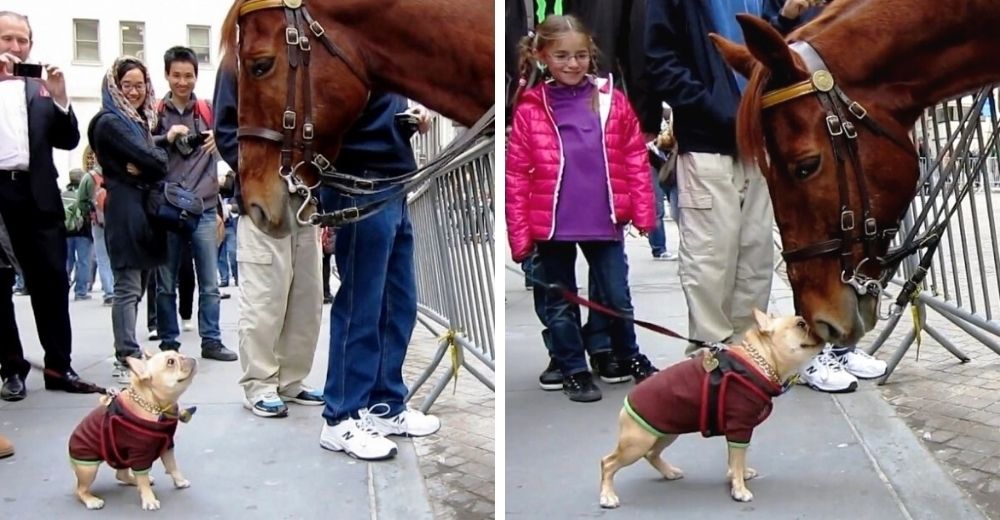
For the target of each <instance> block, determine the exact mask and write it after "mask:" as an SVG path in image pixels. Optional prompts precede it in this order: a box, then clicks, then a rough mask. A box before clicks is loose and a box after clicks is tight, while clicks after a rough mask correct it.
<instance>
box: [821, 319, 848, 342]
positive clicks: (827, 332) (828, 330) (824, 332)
mask: <svg viewBox="0 0 1000 520" xmlns="http://www.w3.org/2000/svg"><path fill="white" fill-rule="evenodd" d="M816 334H817V335H818V336H819V337H821V338H823V339H824V340H826V341H827V342H828V343H837V340H838V339H840V338H841V337H842V336H843V333H842V332H841V331H840V329H838V328H837V327H836V326H834V325H833V324H832V323H830V322H828V321H824V320H816Z"/></svg>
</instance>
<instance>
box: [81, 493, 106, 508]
mask: <svg viewBox="0 0 1000 520" xmlns="http://www.w3.org/2000/svg"><path fill="white" fill-rule="evenodd" d="M83 505H85V506H87V509H103V508H104V500H102V499H100V498H97V497H95V496H91V497H88V498H85V499H83Z"/></svg>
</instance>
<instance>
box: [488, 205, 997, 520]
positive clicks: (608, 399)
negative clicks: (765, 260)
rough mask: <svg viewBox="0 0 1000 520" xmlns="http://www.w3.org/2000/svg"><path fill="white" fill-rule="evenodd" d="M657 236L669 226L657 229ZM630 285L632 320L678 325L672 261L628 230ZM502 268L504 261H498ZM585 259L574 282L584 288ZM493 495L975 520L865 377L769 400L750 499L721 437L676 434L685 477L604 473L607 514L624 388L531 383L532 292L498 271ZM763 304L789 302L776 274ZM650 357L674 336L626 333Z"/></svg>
mask: <svg viewBox="0 0 1000 520" xmlns="http://www.w3.org/2000/svg"><path fill="white" fill-rule="evenodd" d="M668 231H669V235H668V236H670V239H669V241H670V243H671V244H676V243H677V242H676V229H674V226H672V225H668ZM627 250H628V254H629V258H630V266H631V273H630V281H631V283H630V286H631V287H632V295H633V303H634V306H635V308H636V314H637V316H638V317H640V318H642V319H645V320H649V321H653V322H655V323H659V324H662V325H664V326H667V327H669V328H671V329H674V330H676V331H678V332H680V333H684V332H686V330H687V318H686V316H687V310H686V308H685V304H684V298H683V294H682V292H681V288H680V283H679V281H678V278H677V264H676V263H673V262H670V263H667V262H654V261H653V260H652V259H651V258H650V255H649V249H648V246H647V244H646V241H645V239H636V238H630V239H628V242H627ZM508 263H509V260H508ZM584 269H585V268H584V262H580V263H579V266H578V275H577V279H578V281H579V282H580V283H581V285H582V284H585V282H586V277H585V276H584V274H585V271H584ZM505 288H506V297H507V302H506V303H507V305H506V331H505V333H506V343H505V344H506V349H507V354H506V372H505V373H506V383H507V387H506V396H505V398H506V404H505V408H506V432H505V439H506V454H507V455H506V466H505V467H506V504H507V506H506V507H507V511H506V513H507V516H508V517H510V518H583V517H588V518H589V517H605V516H608V517H615V516H617V517H622V518H626V517H628V518H654V517H657V518H659V517H662V516H663V515H672V516H674V517H676V518H694V517H696V516H697V517H699V518H737V517H738V518H743V517H746V518H771V519H786V518H787V519H791V518H796V519H798V518H802V519H805V518H809V519H842V518H852V519H867V518H872V519H879V520H887V519H893V518H903V519H909V518H914V519H921V518H927V519H932V518H933V519H941V518H948V519H958V518H961V519H966V518H970V519H971V518H982V514H981V513H980V512H979V511H978V510H977V509H976V507H975V506H974V505H973V504H972V502H971V501H970V500H969V498H968V497H967V496H966V495H965V494H964V493H963V492H962V491H961V490H960V489H959V488H958V487H957V486H956V485H955V484H954V482H952V480H951V479H950V478H949V477H948V475H947V474H946V473H945V472H944V471H943V470H942V469H941V467H940V466H938V464H937V463H936V462H935V459H934V458H933V456H932V455H931V454H930V453H929V452H928V451H927V450H926V448H924V447H923V446H922V445H921V444H920V442H919V441H918V440H917V438H916V437H915V436H914V435H913V433H912V432H911V430H910V429H909V428H908V427H907V425H906V424H905V423H904V422H903V421H902V420H901V419H900V418H899V417H898V416H897V415H896V414H895V413H894V412H893V410H892V408H891V407H890V406H889V405H887V404H886V403H885V402H884V400H883V399H882V398H881V396H880V395H879V393H878V391H877V390H875V389H874V387H873V386H872V385H871V384H870V383H865V384H863V385H862V387H861V389H860V390H859V391H858V392H856V393H853V394H847V395H843V396H838V397H833V396H831V395H828V394H822V393H818V392H814V391H812V390H809V389H807V388H805V387H796V388H794V389H792V390H791V391H790V392H789V393H788V394H786V395H784V396H782V397H780V398H778V399H777V400H776V401H775V408H774V412H773V414H772V415H771V417H770V418H769V419H768V420H767V421H766V422H765V423H764V424H763V425H761V426H760V427H759V428H758V429H757V430H756V432H755V434H754V441H753V445H752V446H751V448H750V452H749V461H750V465H751V466H752V467H754V468H756V469H757V470H758V471H759V472H760V476H759V477H758V478H756V479H754V480H752V481H750V483H749V487H750V489H751V491H753V492H754V495H755V499H754V501H753V502H750V503H747V504H741V503H737V502H734V501H732V500H731V499H730V498H729V494H728V489H727V484H726V480H725V472H726V455H725V443H724V441H723V440H722V439H719V438H713V439H704V438H701V436H700V435H698V434H691V435H686V436H682V437H681V438H680V439H679V440H678V441H677V442H676V443H675V444H674V445H673V446H671V447H670V448H669V449H667V450H666V451H665V452H664V456H665V457H666V458H667V459H668V460H669V461H670V462H671V463H672V464H674V465H676V466H678V467H680V468H682V469H683V470H685V477H684V479H682V480H679V481H675V482H666V481H664V480H662V478H660V477H659V475H658V474H657V473H656V472H655V470H653V469H652V468H651V467H649V465H648V464H646V463H645V462H643V461H640V462H639V463H636V464H635V465H633V466H630V467H628V468H625V469H623V470H621V471H620V472H619V473H618V476H617V478H616V480H615V482H616V489H617V492H618V495H619V497H620V498H621V500H622V507H621V508H620V509H618V510H611V511H608V510H602V509H600V508H599V506H598V501H597V499H598V486H599V478H600V477H599V462H600V458H601V457H602V456H603V455H605V454H607V453H608V452H609V451H610V450H611V449H612V448H613V446H614V442H615V439H616V434H617V423H616V417H617V413H618V411H619V409H620V407H621V402H622V399H624V397H625V395H626V394H627V392H628V391H629V389H630V388H631V387H632V384H631V383H626V384H623V385H607V384H603V383H599V384H600V386H601V388H602V391H603V392H604V399H603V400H601V401H600V402H597V403H590V404H584V403H573V402H570V401H569V400H568V399H566V397H565V396H564V395H563V394H562V393H561V392H544V391H542V390H540V389H539V388H538V382H537V377H538V374H539V372H540V371H541V370H542V369H543V368H544V366H545V364H546V362H547V358H546V353H545V350H544V347H543V346H542V344H541V340H540V336H539V331H540V326H539V323H538V320H537V319H536V318H535V316H534V313H533V311H532V305H531V293H530V292H527V291H525V290H524V288H523V284H522V282H521V281H520V279H517V278H516V277H514V276H511V275H510V274H508V276H507V277H506V287H505ZM772 294H773V295H772V306H771V308H772V311H775V312H779V313H788V312H790V311H791V296H790V291H789V290H788V289H787V287H786V286H784V285H783V283H782V282H781V281H780V280H779V279H777V278H776V279H775V285H774V291H773V293H772ZM638 334H639V343H640V345H642V349H643V351H644V352H645V353H646V354H647V355H649V356H650V358H651V359H652V360H653V362H654V363H655V364H657V365H658V366H665V365H667V364H670V363H673V362H676V361H678V360H680V359H681V358H682V355H683V348H684V344H683V343H682V342H680V341H678V340H674V339H670V338H665V337H663V336H658V335H654V334H653V333H650V332H648V331H645V330H643V329H639V333H638Z"/></svg>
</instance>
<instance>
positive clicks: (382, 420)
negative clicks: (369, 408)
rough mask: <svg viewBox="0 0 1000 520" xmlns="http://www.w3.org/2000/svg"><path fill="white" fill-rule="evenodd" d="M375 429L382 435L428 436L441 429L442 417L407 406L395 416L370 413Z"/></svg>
mask: <svg viewBox="0 0 1000 520" xmlns="http://www.w3.org/2000/svg"><path fill="white" fill-rule="evenodd" d="M369 417H370V418H371V421H372V424H373V425H374V426H375V430H376V431H377V432H379V433H381V434H382V435H400V436H403V437H426V436H428V435H431V434H432V433H436V432H437V431H438V430H440V429H441V419H438V418H437V417H435V416H433V415H424V413H423V412H421V411H419V410H413V409H410V408H407V409H405V410H403V411H402V412H400V413H399V414H397V415H396V416H395V417H380V416H377V415H369Z"/></svg>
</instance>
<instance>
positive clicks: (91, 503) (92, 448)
mask: <svg viewBox="0 0 1000 520" xmlns="http://www.w3.org/2000/svg"><path fill="white" fill-rule="evenodd" d="M128 364H129V367H130V368H131V369H132V374H131V385H130V386H129V388H127V389H124V390H122V391H121V392H120V393H115V394H113V395H110V396H106V397H102V398H101V406H99V407H97V408H96V409H95V410H94V411H92V412H91V413H90V414H88V415H87V417H85V418H84V419H83V421H82V422H81V423H80V424H79V425H78V426H77V427H76V429H75V430H73V435H72V436H71V437H70V439H69V456H70V462H71V463H72V466H73V471H74V472H75V473H76V497H77V498H79V499H80V501H81V502H83V503H84V505H86V506H87V509H100V508H102V507H104V500H102V499H100V498H98V497H96V496H94V495H93V494H91V492H90V486H91V484H93V483H94V479H95V478H96V477H97V469H98V467H99V466H100V464H101V462H107V463H108V465H109V466H111V467H112V468H115V469H116V470H118V471H117V473H115V477H116V478H117V479H118V480H119V481H121V482H123V483H125V484H128V485H132V486H137V487H138V488H139V498H140V499H141V500H142V508H143V509H144V510H154V509H159V508H160V501H159V500H157V499H156V496H155V495H154V494H153V489H152V487H151V485H152V483H153V478H152V477H151V476H150V475H149V470H150V468H151V467H152V465H153V462H154V461H156V459H160V460H162V461H163V466H164V467H165V468H166V470H167V473H168V474H169V475H170V477H171V478H172V479H173V481H174V487H177V488H186V487H189V486H190V485H191V483H190V482H188V481H187V479H185V478H184V476H183V475H181V472H180V470H179V469H177V460H176V459H175V458H174V449H173V448H174V441H173V438H174V432H175V431H176V430H177V421H178V420H181V421H183V422H187V420H188V419H190V416H191V413H193V411H194V410H193V408H192V409H188V410H181V409H180V408H179V407H178V405H177V400H178V399H179V398H180V396H181V394H183V393H184V391H185V390H187V389H188V387H189V386H191V380H192V379H193V378H194V375H195V372H196V371H197V368H198V364H197V362H196V361H195V360H194V358H190V357H187V356H183V355H181V354H179V353H177V352H175V351H169V350H168V351H163V352H159V353H157V354H156V355H153V356H151V355H149V353H144V357H143V358H142V359H137V358H131V357H130V358H128Z"/></svg>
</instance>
